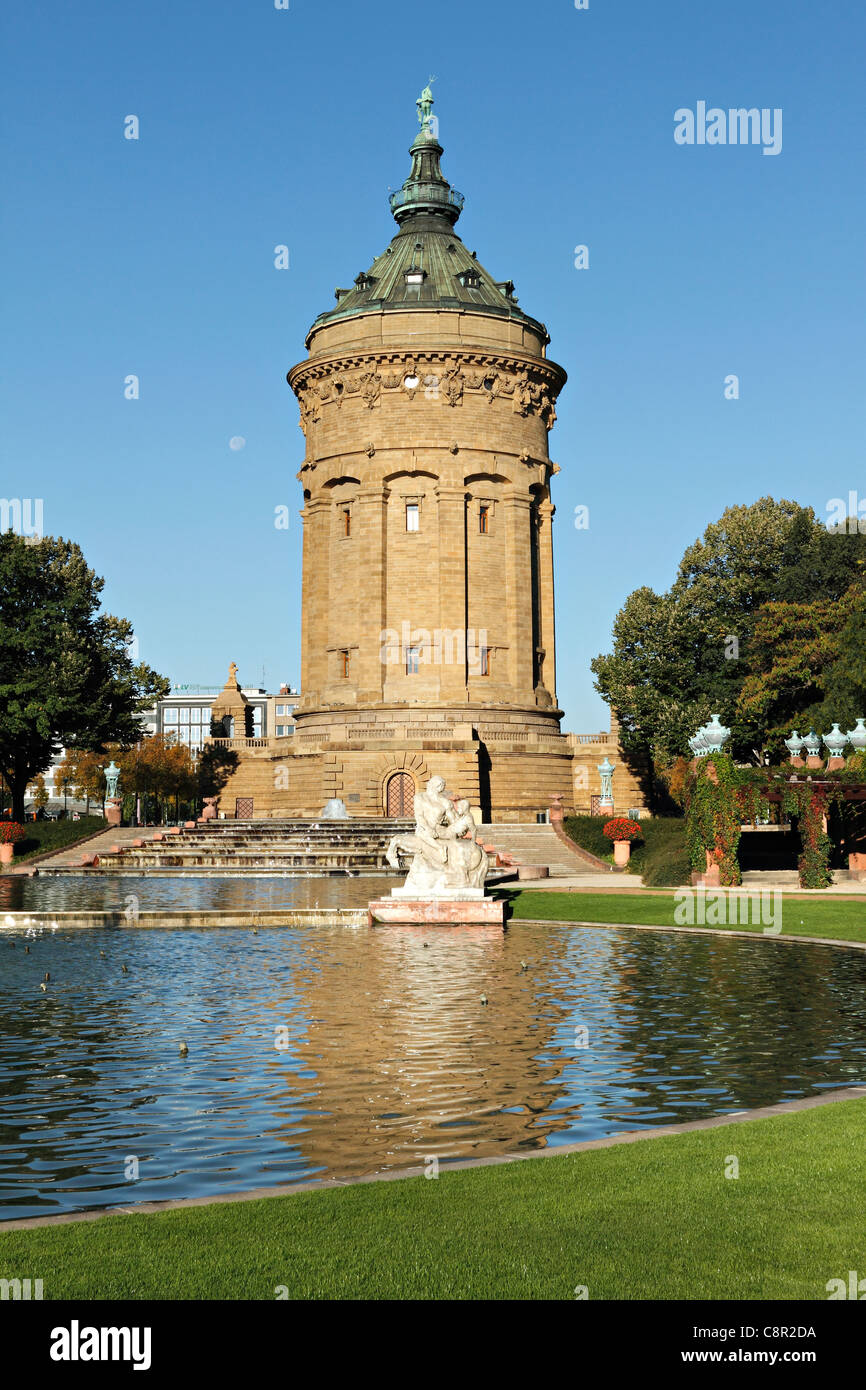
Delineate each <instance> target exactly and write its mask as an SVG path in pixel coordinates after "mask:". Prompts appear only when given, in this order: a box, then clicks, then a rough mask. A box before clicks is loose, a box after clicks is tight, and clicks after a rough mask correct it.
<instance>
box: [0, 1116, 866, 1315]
mask: <svg viewBox="0 0 866 1390" xmlns="http://www.w3.org/2000/svg"><path fill="white" fill-rule="evenodd" d="M864 1143H866V1101H864V1100H856V1101H845V1102H841V1103H839V1104H834V1105H828V1106H824V1107H821V1108H819V1109H816V1110H811V1111H802V1112H799V1113H791V1114H789V1115H782V1116H779V1117H777V1118H773V1119H767V1120H758V1121H749V1122H745V1123H742V1124H739V1125H731V1126H725V1127H723V1128H720V1129H716V1130H703V1131H699V1132H695V1133H690V1134H683V1135H672V1136H670V1137H666V1138H663V1139H651V1140H647V1141H644V1142H639V1143H637V1144H626V1145H621V1146H619V1147H616V1148H611V1149H603V1150H596V1151H593V1152H589V1153H581V1154H573V1155H566V1156H563V1157H560V1158H544V1159H538V1160H535V1161H530V1162H525V1163H513V1164H508V1165H505V1166H502V1167H497V1168H479V1169H474V1170H467V1171H463V1172H454V1171H451V1172H449V1170H448V1169H447V1167H443V1168H442V1169H441V1170H440V1175H439V1178H438V1179H436V1180H427V1179H425V1178H423V1177H418V1178H409V1179H404V1180H401V1181H398V1182H384V1183H372V1184H366V1185H362V1186H357V1187H348V1188H340V1189H332V1190H328V1191H322V1192H310V1193H299V1194H298V1195H297V1196H294V1197H281V1198H270V1199H268V1200H264V1201H255V1202H244V1203H231V1204H227V1205H216V1206H208V1207H198V1208H190V1209H186V1210H178V1211H172V1212H167V1213H164V1214H161V1215H158V1216H115V1217H108V1218H105V1219H104V1220H101V1221H97V1222H92V1223H90V1222H82V1223H78V1224H73V1225H67V1226H55V1227H50V1228H41V1229H37V1230H33V1231H7V1232H2V1230H0V1277H5V1278H11V1277H15V1276H18V1277H24V1276H25V1275H26V1276H29V1277H31V1278H34V1279H36V1278H41V1279H42V1280H43V1281H44V1296H45V1298H46V1299H59V1298H82V1299H106V1298H122V1299H140V1298H157V1299H272V1298H274V1297H275V1296H276V1292H275V1291H276V1290H277V1288H278V1287H279V1286H284V1287H285V1288H286V1289H287V1290H288V1296H289V1297H290V1298H303V1299H328V1298H336V1299H488V1298H491V1299H542V1298H545V1299H573V1298H574V1297H575V1289H576V1288H577V1287H578V1286H584V1287H585V1288H586V1289H587V1291H588V1295H589V1298H590V1299H596V1300H597V1299H606V1298H624V1299H650V1298H665V1299H674V1298H680V1299H714V1298H718V1299H747V1298H761V1299H809V1300H823V1299H826V1298H827V1290H826V1285H827V1281H828V1280H830V1279H834V1278H843V1279H847V1276H848V1270H850V1269H857V1270H860V1271H862V1270H864V1269H866V1228H864V1224H863V1220H862V1212H863V1209H864V1204H866V1165H864V1164H863V1162H862V1153H863V1149H864ZM732 1158H736V1160H737V1162H738V1165H739V1177H737V1178H733V1177H726V1176H725V1174H726V1169H727V1171H728V1172H731V1171H732V1167H733V1165H732ZM130 1195H132V1194H130Z"/></svg>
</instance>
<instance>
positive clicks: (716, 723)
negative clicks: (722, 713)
mask: <svg viewBox="0 0 866 1390" xmlns="http://www.w3.org/2000/svg"><path fill="white" fill-rule="evenodd" d="M703 734H704V738H705V739H706V742H707V744H708V745H709V751H710V752H711V753H721V751H722V748H723V747H724V745H725V744H726V743H727V741H728V739H729V738H730V737H731V731H730V729H726V728H725V726H724V724H723V723H722V721H721V719H720V718H719V716H718V715H717V714H713V715H711V716H710V721H709V723H708V724H705V725H704V729H703Z"/></svg>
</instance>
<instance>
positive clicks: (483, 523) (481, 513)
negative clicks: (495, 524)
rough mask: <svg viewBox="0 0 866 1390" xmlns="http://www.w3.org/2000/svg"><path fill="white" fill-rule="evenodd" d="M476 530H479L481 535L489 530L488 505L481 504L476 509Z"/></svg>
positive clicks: (484, 534)
mask: <svg viewBox="0 0 866 1390" xmlns="http://www.w3.org/2000/svg"><path fill="white" fill-rule="evenodd" d="M478 530H479V531H480V532H481V534H482V536H486V535H487V533H488V531H489V530H490V508H489V507H485V506H482V507H479V509H478Z"/></svg>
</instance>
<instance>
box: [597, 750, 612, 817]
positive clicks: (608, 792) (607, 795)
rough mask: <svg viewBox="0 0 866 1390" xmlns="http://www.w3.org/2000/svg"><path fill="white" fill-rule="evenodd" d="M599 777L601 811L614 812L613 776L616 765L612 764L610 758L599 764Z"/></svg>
mask: <svg viewBox="0 0 866 1390" xmlns="http://www.w3.org/2000/svg"><path fill="white" fill-rule="evenodd" d="M598 771H599V775H600V776H601V796H600V797H599V799H598V805H599V809H600V810H604V811H612V810H613V774H614V772H615V771H616V763H612V762H611V760H610V758H608V757H607V756H605V759H604V762H602V763H599V764H598Z"/></svg>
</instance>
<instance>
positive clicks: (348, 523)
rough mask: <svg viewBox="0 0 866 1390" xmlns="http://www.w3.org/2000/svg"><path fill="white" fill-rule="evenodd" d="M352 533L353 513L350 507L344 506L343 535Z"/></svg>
mask: <svg viewBox="0 0 866 1390" xmlns="http://www.w3.org/2000/svg"><path fill="white" fill-rule="evenodd" d="M351 534H352V513H351V512H350V510H349V508H348V507H344V508H343V535H344V536H351Z"/></svg>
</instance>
